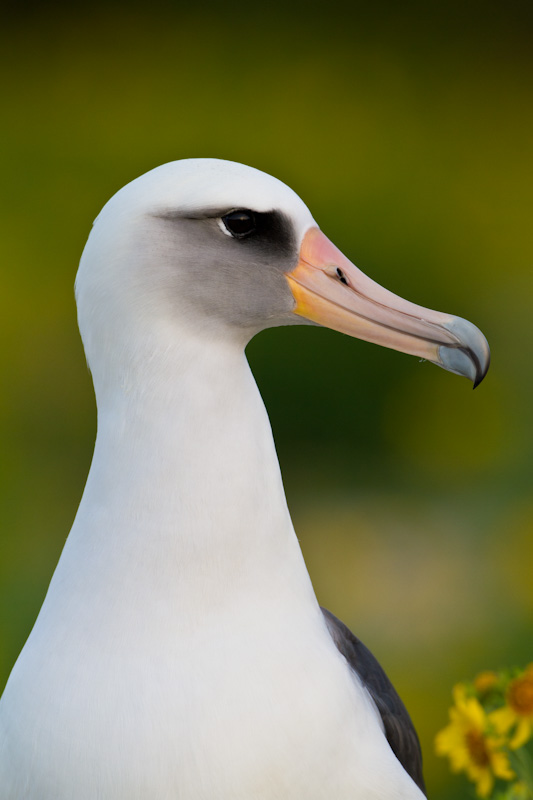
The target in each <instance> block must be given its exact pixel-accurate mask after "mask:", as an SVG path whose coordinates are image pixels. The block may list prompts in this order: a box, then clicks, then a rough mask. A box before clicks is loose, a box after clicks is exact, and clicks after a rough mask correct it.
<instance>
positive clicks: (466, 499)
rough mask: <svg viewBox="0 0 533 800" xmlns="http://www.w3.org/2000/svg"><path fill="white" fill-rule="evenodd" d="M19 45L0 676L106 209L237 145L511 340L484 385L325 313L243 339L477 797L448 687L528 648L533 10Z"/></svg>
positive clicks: (438, 794) (298, 14)
mask: <svg viewBox="0 0 533 800" xmlns="http://www.w3.org/2000/svg"><path fill="white" fill-rule="evenodd" d="M0 36H1V40H2V41H1V48H0V51H1V58H2V62H3V63H2V71H1V81H2V94H1V96H2V106H3V112H4V124H3V126H2V134H3V140H4V142H3V147H2V151H1V154H0V158H1V160H2V178H3V181H2V184H3V190H2V193H1V200H0V202H1V213H0V226H1V237H0V241H1V244H0V247H1V249H2V264H3V281H2V286H3V291H2V299H3V303H2V313H1V315H0V327H1V332H2V341H3V342H4V346H3V348H2V354H1V358H2V361H1V365H0V366H1V371H2V375H3V377H4V383H3V389H2V392H1V394H0V425H1V428H2V442H3V459H2V464H1V477H2V481H1V493H2V503H1V508H2V522H1V526H2V527H1V529H2V536H1V539H0V685H3V683H4V681H5V680H6V679H7V676H8V674H9V671H10V669H11V667H12V665H13V663H14V660H15V658H16V656H17V653H18V652H19V650H20V648H21V647H22V645H23V643H24V640H25V638H26V636H27V635H28V632H29V630H30V629H31V626H32V624H33V621H34V619H35V617H36V615H37V612H38V609H39V607H40V604H41V602H42V600H43V597H44V594H45V592H46V587H47V585H48V582H49V580H50V577H51V574H52V572H53V569H54V565H55V563H56V561H57V558H58V556H59V553H60V551H61V547H62V545H63V542H64V540H65V537H66V535H67V533H68V530H69V527H70V524H71V522H72V519H73V517H74V514H75V511H76V507H77V503H78V501H79V497H80V495H81V491H82V489H83V485H84V481H85V477H86V474H87V470H88V467H89V463H90V458H91V450H92V442H93V438H94V429H95V414H94V400H93V397H92V389H91V384H90V377H89V375H88V373H87V369H86V366H85V362H84V356H83V351H82V347H81V343H80V341H79V337H78V334H77V329H76V318H75V308H74V302H73V294H72V284H73V280H74V275H75V270H76V264H77V261H78V259H79V256H80V253H81V250H82V247H83V244H84V241H85V239H86V237H87V234H88V231H89V228H90V224H91V221H92V219H93V218H94V217H95V216H96V214H97V213H98V211H99V209H100V207H101V206H102V205H103V203H104V202H105V201H106V200H107V199H108V197H109V196H110V195H111V194H113V193H114V192H115V191H116V190H117V189H118V188H120V186H122V185H123V184H124V183H126V182H127V181H129V180H131V179H133V178H135V177H136V176H137V175H139V174H141V173H142V172H144V171H146V170H147V169H149V168H151V167H153V166H156V165H157V164H160V163H163V162H165V161H170V160H174V159H176V158H183V157H187V156H216V157H221V158H228V159H233V160H237V161H243V162H244V163H248V164H252V165H254V166H256V167H258V168H260V169H264V170H266V171H267V172H271V173H272V174H274V175H276V176H277V177H278V178H280V179H282V180H284V181H285V182H286V183H288V184H289V185H290V186H292V187H293V188H294V189H295V190H296V191H297V192H298V193H299V194H300V195H301V196H302V197H303V199H304V200H305V201H306V202H307V204H308V205H309V206H310V208H311V209H312V211H313V214H314V216H315V218H316V219H317V220H318V222H319V223H320V225H321V227H322V228H323V229H324V230H325V231H326V233H327V234H328V235H329V236H330V237H331V238H332V239H333V240H334V241H335V242H336V244H337V245H338V246H339V247H341V249H343V250H344V251H345V252H346V253H347V255H349V256H350V257H351V258H353V259H354V261H355V262H356V263H357V264H358V265H359V266H360V267H362V268H364V269H365V270H366V271H367V272H369V273H370V274H371V275H372V277H374V278H375V279H376V280H378V281H379V282H380V283H383V284H385V285H386V286H387V287H388V288H390V289H391V290H393V291H395V292H397V293H399V294H401V295H403V296H405V297H407V298H409V299H410V300H413V301H415V302H418V303H421V304H423V305H427V306H430V307H433V308H438V309H440V310H443V311H449V312H451V313H456V314H459V315H461V316H465V317H467V318H469V319H471V320H472V321H473V322H475V323H476V324H478V325H479V326H480V327H481V329H482V330H483V331H484V332H485V334H486V335H487V338H488V339H489V342H490V344H491V348H492V353H493V365H492V368H491V371H490V372H489V375H488V377H487V378H486V380H485V382H484V383H483V385H482V386H481V387H480V388H479V389H477V390H476V392H475V393H472V391H470V387H469V385H468V383H467V382H466V381H465V380H463V379H459V378H457V377H456V376H452V375H450V374H447V373H444V372H443V371H441V370H437V369H435V368H434V367H433V366H431V365H427V364H422V365H421V364H419V363H418V362H417V361H416V359H412V358H409V357H407V356H403V355H400V354H398V353H393V352H389V351H385V350H382V349H380V348H377V347H375V346H373V345H368V344H365V343H362V342H358V341H355V340H351V339H348V338H347V337H344V336H341V335H340V334H334V333H331V332H329V331H324V330H319V329H312V328H301V329H295V328H292V329H278V330H273V331H269V332H266V333H264V334H262V335H261V336H260V337H258V338H257V339H256V340H254V341H253V342H252V343H251V344H250V346H249V348H248V356H249V358H250V361H251V363H252V366H253V369H254V372H255V374H256V377H257V380H258V383H259V385H260V388H261V391H262V393H263V396H264V399H265V402H266V405H267V408H268V410H269V413H270V416H271V420H272V426H273V430H274V434H275V438H276V442H277V445H278V452H279V455H280V461H281V464H282V469H283V473H284V477H285V484H286V490H287V495H288V499H289V504H290V506H291V509H292V511H293V517H294V522H295V526H296V530H297V531H298V534H299V536H300V538H301V542H302V547H303V550H304V554H305V556H306V560H307V562H308V565H309V568H310V572H311V575H312V578H313V581H314V583H315V586H316V589H317V592H318V595H319V599H320V600H321V602H322V603H323V604H325V605H328V606H329V607H330V608H331V609H332V610H333V611H334V612H335V613H336V614H338V615H339V616H341V617H342V618H343V619H344V620H345V621H346V622H347V623H348V624H350V626H351V627H352V628H353V629H354V630H355V631H356V632H357V633H358V634H359V635H360V636H361V637H362V638H363V640H364V641H366V643H367V644H368V645H369V646H370V647H371V648H372V649H373V650H374V651H375V653H376V655H377V656H378V657H379V658H380V660H381V661H382V663H383V664H384V665H385V667H386V668H387V670H388V672H389V674H390V676H391V678H392V679H393V680H394V682H395V683H396V685H397V686H398V688H399V690H400V692H401V694H402V695H403V697H404V699H405V701H406V704H407V705H408V707H409V709H410V710H411V712H412V716H413V718H414V720H415V723H416V725H417V727H418V729H419V731H420V734H421V739H422V744H423V748H424V753H425V759H426V765H427V766H426V772H427V782H428V785H429V788H430V794H431V796H432V797H433V798H435V800H444V798H447V797H450V798H451V797H453V798H456V800H460V798H463V797H466V796H467V795H465V794H464V790H463V787H462V785H461V783H460V781H459V780H458V779H455V778H453V777H451V776H449V775H448V774H447V770H446V768H445V766H444V765H443V764H441V763H438V762H437V759H436V758H435V757H434V756H433V753H432V744H431V743H432V740H433V736H434V734H435V732H436V731H437V730H438V728H439V727H440V726H441V725H442V723H443V720H445V718H446V708H447V704H448V699H447V698H448V692H449V687H450V686H451V685H452V683H454V682H455V681H456V680H458V679H460V678H461V677H463V676H464V675H467V674H473V673H474V672H476V671H478V670H480V669H486V668H487V667H491V666H493V667H495V668H496V667H499V666H502V665H505V664H508V663H526V662H527V661H528V660H531V630H532V623H533V591H532V588H531V564H532V563H533V505H532V500H531V487H530V483H531V479H530V475H531V468H532V466H533V431H532V415H531V405H532V400H533V375H532V371H531V367H530V363H531V354H532V344H533V326H532V325H531V304H532V301H533V271H532V264H531V254H532V247H531V245H532V235H531V212H532V205H533V203H532V200H533V196H532V195H533V184H532V181H531V167H532V150H533V136H532V118H533V106H532V104H531V90H532V77H533V65H532V61H531V5H530V4H529V3H518V2H509V3H505V4H503V3H497V2H484V3H481V2H479V3H474V2H466V3H464V2H463V3H459V2H457V3H455V2H452V3H446V4H427V3H421V2H420V3H412V4H407V5H406V4H404V3H402V4H393V3H388V4H387V3H383V2H382V3H379V2H378V3H374V4H367V3H365V4H358V3H350V4H340V3H337V4H335V3H328V4H324V5H323V4H320V3H314V2H311V3H305V4H304V3H298V2H295V3H294V4H293V5H291V6H289V5H288V4H284V5H282V4H277V3H276V2H273V3H269V4H268V5H264V6H250V5H248V6H242V5H240V6H239V5H230V4H226V5H225V6H224V7H221V6H220V4H214V3H209V2H206V3H202V5H201V6H193V5H192V4H186V5H183V6H182V5H180V4H176V3H166V4H165V3H160V2H157V0H155V2H152V3H150V4H141V3H139V4H135V3H134V2H131V3H128V4H127V5H125V4H124V5H121V4H119V3H107V4H106V5H105V6H102V7H99V6H98V5H95V4H91V5H90V6H88V7H87V8H86V9H78V10H77V11H76V10H74V7H73V6H69V7H65V8H62V7H60V6H47V5H35V6H34V7H32V6H31V5H30V6H28V5H27V4H24V5H22V4H19V5H17V6H15V5H12V7H11V8H9V7H8V10H7V13H6V16H5V19H4V24H3V27H2V32H1V34H0Z"/></svg>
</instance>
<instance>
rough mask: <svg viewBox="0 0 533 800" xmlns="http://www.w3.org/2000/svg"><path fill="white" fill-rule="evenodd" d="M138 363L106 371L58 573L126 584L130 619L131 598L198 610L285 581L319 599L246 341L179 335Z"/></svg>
mask: <svg viewBox="0 0 533 800" xmlns="http://www.w3.org/2000/svg"><path fill="white" fill-rule="evenodd" d="M139 363H140V364H141V366H139V367H138V369H134V368H132V371H131V372H130V373H129V374H128V375H125V376H123V377H122V380H121V382H120V383H121V385H120V386H119V385H117V384H118V381H117V380H116V377H115V380H114V382H113V383H112V384H111V383H110V382H105V381H102V380H100V379H98V380H97V379H96V376H95V384H96V386H97V395H98V406H99V413H98V436H97V440H96V447H95V453H94V458H93V463H92V466H91V471H90V474H89V478H88V481H87V486H86V489H85V492H84V496H83V499H82V502H81V505H80V508H79V512H78V515H77V518H76V521H75V524H74V526H73V529H72V532H71V534H70V537H69V540H68V543H67V546H66V547H65V551H64V553H63V556H62V559H61V562H60V564H59V567H58V571H57V573H58V575H59V574H60V575H61V584H62V585H64V584H65V582H68V581H72V582H74V583H75V593H76V594H78V593H79V592H80V591H82V587H83V585H84V583H85V582H87V586H86V590H87V593H90V595H91V596H92V597H94V595H95V591H96V593H97V595H98V596H99V597H100V598H101V600H102V602H104V598H105V597H107V598H108V601H109V602H110V603H111V604H112V605H113V606H116V604H117V603H118V604H119V605H120V602H121V600H120V593H123V600H124V602H125V603H127V604H128V609H129V615H130V616H129V618H130V621H131V615H132V614H134V609H133V608H132V602H134V600H133V599H132V598H135V599H138V600H139V603H140V607H142V608H143V609H144V612H146V604H147V603H156V602H157V597H161V598H164V600H165V603H167V604H169V613H171V614H172V615H173V618H174V621H176V615H179V616H181V617H182V619H183V620H184V621H186V620H197V619H198V616H199V614H204V615H205V614H209V613H210V611H212V610H217V611H218V610H220V607H221V604H228V603H229V604H233V603H235V602H236V603H239V602H240V599H241V598H243V597H246V598H250V597H253V596H254V593H257V592H263V593H265V596H266V595H269V596H270V597H271V596H272V593H274V592H277V593H278V594H279V591H280V590H282V587H281V586H280V585H279V584H280V581H281V582H282V583H283V584H286V585H287V587H288V586H289V585H290V587H291V594H294V593H295V590H296V595H297V596H298V594H300V595H302V593H303V596H302V597H301V599H302V600H303V599H304V597H305V602H309V600H310V599H311V598H312V601H313V602H316V601H314V595H313V593H312V589H311V585H310V581H309V578H308V575H307V571H306V569H305V565H304V563H303V559H302V556H301V552H300V549H299V546H298V543H297V540H296V537H295V535H294V531H293V528H292V524H291V520H290V517H289V513H288V509H287V505H286V501H285V495H284V491H283V485H282V481H281V475H280V472H279V466H278V462H277V458H276V453H275V448H274V443H273V440H272V434H271V429H270V424H269V420H268V417H267V414H266V411H265V409H264V405H263V403H262V400H261V397H260V395H259V392H258V389H257V386H256V384H255V381H254V379H253V376H252V374H251V372H250V369H249V367H248V363H247V361H246V358H245V356H244V352H243V349H242V346H237V345H236V344H235V343H234V342H228V341H226V340H223V339H221V340H219V341H218V342H213V340H211V341H210V343H209V344H207V343H206V342H204V341H202V340H201V339H200V338H198V339H192V340H183V339H182V340H180V343H179V345H177V346H175V347H173V349H172V350H166V351H165V352H164V355H163V354H158V357H155V356H154V357H152V358H151V359H148V358H145V359H143V360H142V362H139ZM135 371H138V372H142V375H135ZM141 378H142V380H141ZM73 559H74V560H73ZM280 567H281V570H280ZM117 575H120V576H121V581H122V583H121V585H120V586H118V585H117V583H116V576H117ZM298 577H299V579H298ZM56 580H57V577H56ZM95 584H96V585H95ZM72 588H73V589H74V586H73V587H72ZM283 593H284V592H283ZM141 598H142V599H141ZM80 599H81V598H80ZM192 609H194V613H191V610H192Z"/></svg>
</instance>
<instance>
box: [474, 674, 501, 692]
mask: <svg viewBox="0 0 533 800" xmlns="http://www.w3.org/2000/svg"><path fill="white" fill-rule="evenodd" d="M497 684H498V676H497V675H496V673H495V672H491V671H490V670H487V671H486V672H480V673H479V675H478V676H477V677H476V678H475V679H474V688H475V689H476V691H477V692H478V693H479V694H480V695H484V694H488V693H489V692H490V690H491V689H494V687H495V686H497Z"/></svg>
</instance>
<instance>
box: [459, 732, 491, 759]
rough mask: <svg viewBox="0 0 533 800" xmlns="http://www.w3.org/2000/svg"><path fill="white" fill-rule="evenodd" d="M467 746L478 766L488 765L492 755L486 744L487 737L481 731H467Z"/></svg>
mask: <svg viewBox="0 0 533 800" xmlns="http://www.w3.org/2000/svg"><path fill="white" fill-rule="evenodd" d="M465 739H466V746H467V747H468V752H469V753H470V756H471V758H472V761H473V762H474V764H477V766H478V767H488V766H489V764H490V755H489V751H488V750H487V746H486V744H485V739H484V738H483V735H482V734H481V733H480V732H479V731H473V730H471V731H467V732H466V734H465Z"/></svg>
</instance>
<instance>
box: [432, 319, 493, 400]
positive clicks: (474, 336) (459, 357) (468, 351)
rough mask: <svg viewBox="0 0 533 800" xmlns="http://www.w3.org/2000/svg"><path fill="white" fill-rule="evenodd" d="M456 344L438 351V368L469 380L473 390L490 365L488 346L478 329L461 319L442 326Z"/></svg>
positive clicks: (445, 346) (441, 347) (440, 348)
mask: <svg viewBox="0 0 533 800" xmlns="http://www.w3.org/2000/svg"><path fill="white" fill-rule="evenodd" d="M443 327H444V328H446V330H448V331H449V332H450V333H451V334H452V335H453V337H454V338H455V339H456V340H457V344H455V343H453V344H443V345H441V346H440V347H439V349H438V359H439V360H438V361H437V362H435V363H437V364H439V366H441V367H443V368H444V369H447V370H448V371H449V372H455V373H456V375H463V376H464V377H465V378H470V380H471V381H472V382H473V384H474V389H475V388H476V386H479V384H480V383H481V381H482V380H483V378H484V377H485V375H486V374H487V370H488V368H489V365H490V349H489V344H488V342H487V340H486V339H485V337H484V336H483V334H482V333H481V331H480V330H479V328H476V326H475V325H473V324H472V323H471V322H468V320H466V319H462V318H461V317H455V318H453V319H452V320H450V321H449V322H446V323H444V325H443Z"/></svg>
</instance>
